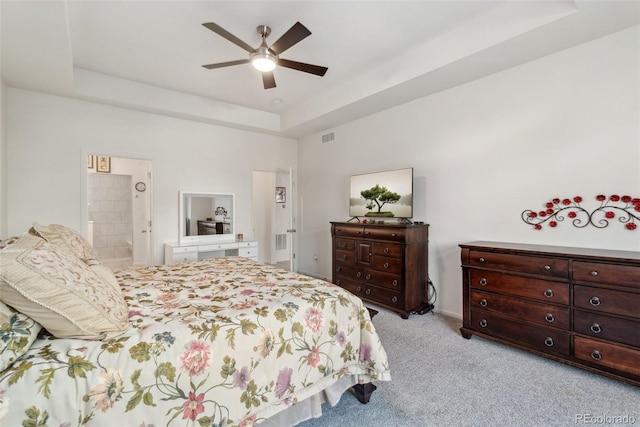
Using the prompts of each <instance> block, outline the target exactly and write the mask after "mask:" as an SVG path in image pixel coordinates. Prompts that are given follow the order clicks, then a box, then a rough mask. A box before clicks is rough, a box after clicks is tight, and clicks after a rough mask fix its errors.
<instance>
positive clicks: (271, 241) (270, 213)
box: [252, 171, 295, 271]
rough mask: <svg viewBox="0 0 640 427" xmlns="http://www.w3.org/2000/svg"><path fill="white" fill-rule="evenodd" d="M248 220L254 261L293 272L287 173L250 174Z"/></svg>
mask: <svg viewBox="0 0 640 427" xmlns="http://www.w3.org/2000/svg"><path fill="white" fill-rule="evenodd" d="M252 217H253V233H254V236H255V239H256V240H257V241H258V242H259V248H260V249H259V251H258V261H260V262H262V263H265V264H273V265H277V266H278V267H281V268H283V269H285V270H291V271H295V265H294V261H295V254H294V251H293V248H294V237H295V229H294V227H293V226H292V225H293V222H294V219H293V181H292V172H291V171H288V172H282V171H281V172H271V171H253V173H252Z"/></svg>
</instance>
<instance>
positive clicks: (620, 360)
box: [573, 336, 640, 376]
mask: <svg viewBox="0 0 640 427" xmlns="http://www.w3.org/2000/svg"><path fill="white" fill-rule="evenodd" d="M573 348H574V355H575V357H576V358H577V359H581V360H584V361H585V362H590V363H591V364H597V365H600V366H606V367H607V368H611V369H615V370H618V371H622V372H628V373H630V374H633V375H637V376H640V363H639V361H640V350H637V349H631V348H628V347H622V346H617V345H615V344H610V343H606V342H603V341H598V340H595V339H591V338H583V337H578V336H576V337H574V338H573Z"/></svg>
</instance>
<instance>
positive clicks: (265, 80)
mask: <svg viewBox="0 0 640 427" xmlns="http://www.w3.org/2000/svg"><path fill="white" fill-rule="evenodd" d="M262 84H263V85H264V88H265V89H273V88H274V87H276V78H275V77H274V76H273V71H267V72H264V73H262Z"/></svg>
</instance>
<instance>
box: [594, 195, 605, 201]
mask: <svg viewBox="0 0 640 427" xmlns="http://www.w3.org/2000/svg"><path fill="white" fill-rule="evenodd" d="M596 200H598V201H600V202H604V201H605V200H607V196H605V195H604V194H598V195H597V196H596Z"/></svg>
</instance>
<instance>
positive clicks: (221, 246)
mask: <svg viewBox="0 0 640 427" xmlns="http://www.w3.org/2000/svg"><path fill="white" fill-rule="evenodd" d="M237 248H238V245H237V244H236V243H214V244H211V245H199V246H198V252H215V251H226V250H228V249H237Z"/></svg>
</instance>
